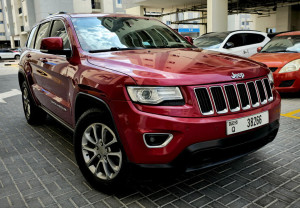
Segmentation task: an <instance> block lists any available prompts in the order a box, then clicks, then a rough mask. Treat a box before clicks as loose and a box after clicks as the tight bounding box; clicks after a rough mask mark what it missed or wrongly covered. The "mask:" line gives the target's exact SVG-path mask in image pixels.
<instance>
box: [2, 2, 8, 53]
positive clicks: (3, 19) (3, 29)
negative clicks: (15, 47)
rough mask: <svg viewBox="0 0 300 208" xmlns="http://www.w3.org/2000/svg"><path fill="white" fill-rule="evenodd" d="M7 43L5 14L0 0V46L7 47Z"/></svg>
mask: <svg viewBox="0 0 300 208" xmlns="http://www.w3.org/2000/svg"><path fill="white" fill-rule="evenodd" d="M9 44H10V43H9V36H8V33H7V25H6V20H5V15H4V11H3V6H2V3H1V1H0V48H7V46H8V45H9Z"/></svg>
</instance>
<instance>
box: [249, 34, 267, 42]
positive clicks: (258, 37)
mask: <svg viewBox="0 0 300 208" xmlns="http://www.w3.org/2000/svg"><path fill="white" fill-rule="evenodd" d="M264 40H265V36H263V35H259V34H252V33H248V34H245V45H251V44H257V43H261V42H263V41H264Z"/></svg>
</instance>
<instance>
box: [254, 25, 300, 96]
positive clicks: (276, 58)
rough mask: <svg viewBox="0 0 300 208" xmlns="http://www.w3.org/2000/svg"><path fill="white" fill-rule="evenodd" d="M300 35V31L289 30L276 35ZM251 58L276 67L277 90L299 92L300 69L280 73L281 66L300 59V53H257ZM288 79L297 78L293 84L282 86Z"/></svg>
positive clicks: (275, 81) (274, 74)
mask: <svg viewBox="0 0 300 208" xmlns="http://www.w3.org/2000/svg"><path fill="white" fill-rule="evenodd" d="M294 35H298V36H299V35H300V32H299V31H297V32H288V33H281V34H279V35H276V37H282V36H286V37H290V36H294ZM250 59H252V60H255V61H257V62H261V63H264V64H266V65H267V66H268V67H270V68H274V70H275V69H276V70H275V71H274V72H273V76H274V84H275V88H276V90H278V91H279V92H298V91H300V71H295V72H288V73H279V71H280V70H281V68H282V67H283V66H284V65H286V64H287V63H289V62H291V61H293V60H296V59H300V53H257V54H254V55H253V56H251V57H250ZM287 80H295V82H294V83H293V85H292V86H288V87H281V86H280V84H281V83H282V82H284V81H287Z"/></svg>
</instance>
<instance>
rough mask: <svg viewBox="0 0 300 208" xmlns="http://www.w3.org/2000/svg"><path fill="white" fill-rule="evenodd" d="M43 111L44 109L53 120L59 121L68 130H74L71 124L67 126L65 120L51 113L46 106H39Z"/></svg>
mask: <svg viewBox="0 0 300 208" xmlns="http://www.w3.org/2000/svg"><path fill="white" fill-rule="evenodd" d="M39 107H40V108H41V109H42V110H43V111H45V112H46V113H47V114H48V115H50V116H51V117H52V118H54V119H55V120H57V121H58V122H59V123H61V124H62V125H63V126H65V127H66V128H68V129H69V130H70V131H72V132H74V130H75V129H73V128H72V127H71V126H69V125H68V124H67V123H66V122H64V121H63V120H62V119H60V118H59V117H58V116H56V115H55V114H54V113H52V112H51V111H49V110H48V109H47V108H45V107H44V106H39Z"/></svg>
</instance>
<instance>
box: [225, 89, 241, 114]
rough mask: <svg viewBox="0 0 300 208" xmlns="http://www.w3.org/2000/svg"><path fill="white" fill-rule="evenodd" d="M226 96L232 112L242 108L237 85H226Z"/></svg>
mask: <svg viewBox="0 0 300 208" xmlns="http://www.w3.org/2000/svg"><path fill="white" fill-rule="evenodd" d="M224 89H225V92H226V97H227V100H228V104H229V109H230V111H232V112H235V111H239V110H240V104H239V101H238V96H237V93H236V90H235V87H234V86H233V85H225V86H224Z"/></svg>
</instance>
